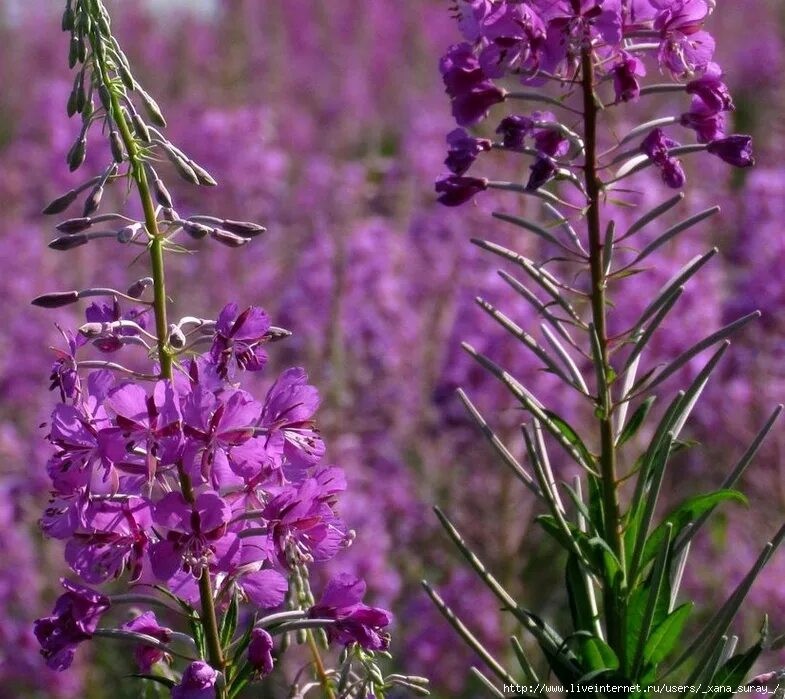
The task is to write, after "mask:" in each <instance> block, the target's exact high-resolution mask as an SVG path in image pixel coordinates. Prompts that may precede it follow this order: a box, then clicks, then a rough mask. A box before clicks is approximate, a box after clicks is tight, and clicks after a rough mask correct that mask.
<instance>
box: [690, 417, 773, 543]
mask: <svg viewBox="0 0 785 699" xmlns="http://www.w3.org/2000/svg"><path fill="white" fill-rule="evenodd" d="M782 407H783V406H782V405H778V406H777V407H776V408H775V409H774V411H773V412H772V414H771V415H770V416H769V419H768V420H767V421H766V424H765V425H763V427H762V428H761V429H760V431H759V432H758V434H757V435H755V439H753V440H752V442H751V443H750V446H749V447H747V449H746V450H745V452H744V453H743V454H742V455H741V458H740V459H739V461H738V462H737V463H736V465H735V466H734V468H733V469H732V470H731V472H730V473H729V474H728V476H727V477H726V478H725V480H724V481H723V482H722V485H721V486H720V489H721V490H729V489H731V488H733V487H734V486H735V485H736V483H738V482H739V479H740V478H741V477H742V475H744V472H745V471H746V470H747V467H748V466H749V465H750V463H751V462H752V460H753V459H754V458H755V455H756V454H757V453H758V450H759V449H760V447H761V445H762V444H763V441H764V440H765V439H766V437H767V436H768V434H769V432H771V429H772V427H774V423H775V422H776V421H777V419H778V418H779V416H780V414H781V413H782ZM712 512H714V507H711V508H709V509H708V510H706V512H704V513H703V514H701V516H700V517H698V519H697V520H696V521H695V523H694V524H693V526H692V527H690V529H689V530H685V532H684V534H683V535H682V536H681V537H679V540H678V541H677V542H676V546H675V549H676V551H680V550H681V549H682V548H684V547H685V546H688V545H689V543H690V541H691V540H692V539H693V537H694V536H695V534H697V533H698V531H699V530H700V528H701V527H702V526H703V525H704V524H705V523H706V520H707V519H708V518H709V517H710V516H711V513H712Z"/></svg>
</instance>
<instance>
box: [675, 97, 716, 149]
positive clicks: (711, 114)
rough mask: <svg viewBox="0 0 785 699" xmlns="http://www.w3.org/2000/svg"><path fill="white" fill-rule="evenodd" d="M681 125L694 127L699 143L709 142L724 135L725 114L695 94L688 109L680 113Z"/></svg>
mask: <svg viewBox="0 0 785 699" xmlns="http://www.w3.org/2000/svg"><path fill="white" fill-rule="evenodd" d="M680 123H681V125H682V126H687V127H688V128H691V129H694V130H695V133H696V135H697V138H698V142H699V143H709V141H715V140H716V139H718V138H722V137H723V136H724V135H725V116H724V115H723V113H722V112H718V111H715V110H714V109H712V108H711V107H709V106H708V105H707V104H706V103H705V102H704V101H703V99H701V98H700V97H698V96H697V95H695V96H694V97H693V98H692V104H691V105H690V111H689V112H685V113H684V114H682V115H681V120H680Z"/></svg>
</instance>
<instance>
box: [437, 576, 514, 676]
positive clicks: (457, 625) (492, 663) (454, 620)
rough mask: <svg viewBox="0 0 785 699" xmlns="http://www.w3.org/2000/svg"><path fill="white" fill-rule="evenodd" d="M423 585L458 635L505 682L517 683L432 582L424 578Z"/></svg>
mask: <svg viewBox="0 0 785 699" xmlns="http://www.w3.org/2000/svg"><path fill="white" fill-rule="evenodd" d="M422 586H423V588H424V589H425V592H426V593H427V594H428V597H430V598H431V601H432V602H433V603H434V604H435V605H436V608H437V609H438V610H439V611H440V612H441V613H442V615H443V616H444V618H445V619H447V621H448V622H450V625H451V626H452V627H453V628H454V629H455V631H456V632H457V633H458V635H459V636H460V637H461V638H462V639H463V640H464V641H465V642H466V644H467V645H468V646H469V647H470V648H471V649H472V650H473V651H474V652H475V653H477V655H479V656H480V658H482V661H483V662H484V663H485V665H486V666H487V667H488V669H489V670H490V671H491V672H493V674H494V675H496V676H497V677H498V678H499V679H500V680H501V681H502V682H504V683H505V684H516V682H515V678H514V677H513V676H512V675H510V673H509V672H507V670H505V669H504V668H503V667H502V666H501V665H500V664H499V662H498V661H497V660H496V659H495V658H494V657H493V655H491V654H490V653H489V652H488V650H487V649H486V648H485V646H483V645H482V643H480V641H479V640H478V639H477V637H476V636H475V635H474V634H473V633H472V632H471V631H470V630H469V628H468V627H467V626H466V624H464V623H463V622H462V621H461V620H460V619H459V618H458V617H457V616H456V614H455V612H454V611H453V610H452V609H451V608H450V607H448V606H447V605H446V604H445V602H444V600H443V599H442V598H441V597H440V596H439V594H438V593H437V592H436V591H435V590H434V589H433V588H432V587H431V586H430V584H429V583H428V582H427V581H425V580H423V581H422Z"/></svg>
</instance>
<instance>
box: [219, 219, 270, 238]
mask: <svg viewBox="0 0 785 699" xmlns="http://www.w3.org/2000/svg"><path fill="white" fill-rule="evenodd" d="M221 228H223V229H224V230H227V231H229V232H230V233H235V234H236V235H239V236H242V237H243V238H253V237H254V236H257V235H261V234H262V233H265V232H266V231H267V229H266V228H265V227H264V226H260V225H259V224H257V223H250V222H248V221H231V220H229V219H224V220H223V221H221Z"/></svg>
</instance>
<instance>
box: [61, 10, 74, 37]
mask: <svg viewBox="0 0 785 699" xmlns="http://www.w3.org/2000/svg"><path fill="white" fill-rule="evenodd" d="M60 27H61V28H62V30H63V31H64V32H70V31H73V29H74V10H73V8H72V7H71V3H68V5H66V7H65V12H63V19H62V21H61V22H60Z"/></svg>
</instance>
